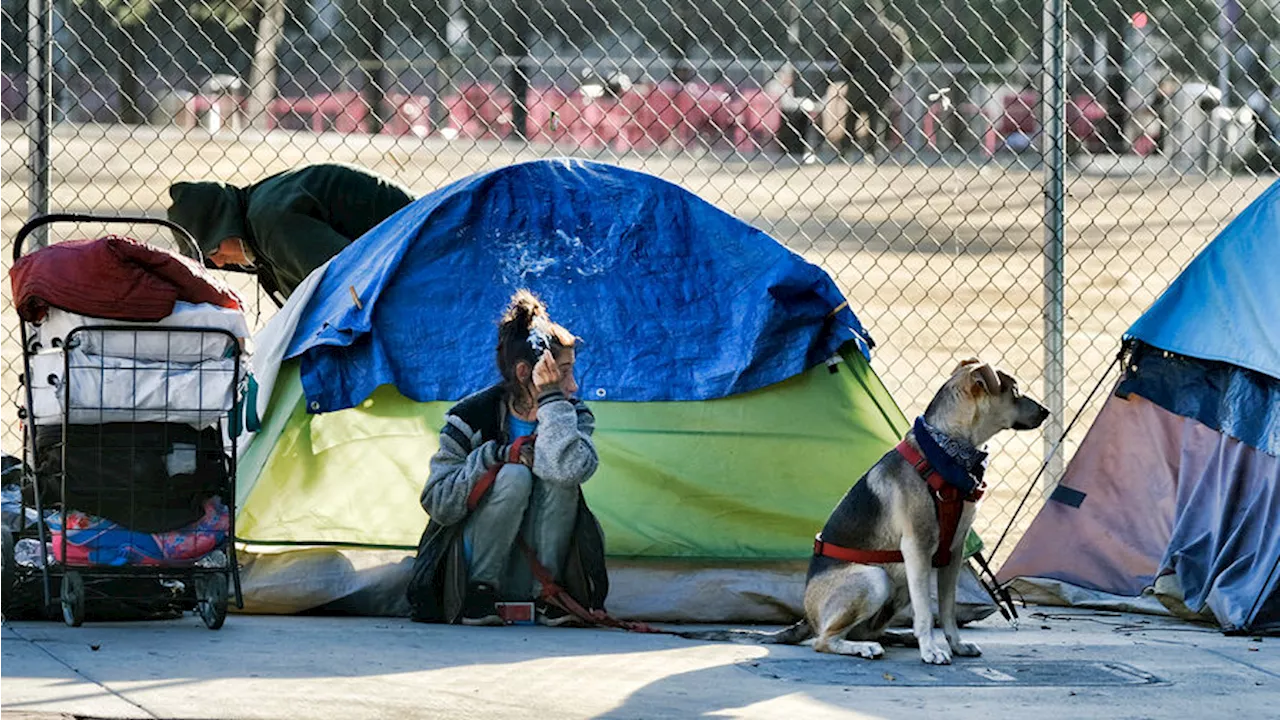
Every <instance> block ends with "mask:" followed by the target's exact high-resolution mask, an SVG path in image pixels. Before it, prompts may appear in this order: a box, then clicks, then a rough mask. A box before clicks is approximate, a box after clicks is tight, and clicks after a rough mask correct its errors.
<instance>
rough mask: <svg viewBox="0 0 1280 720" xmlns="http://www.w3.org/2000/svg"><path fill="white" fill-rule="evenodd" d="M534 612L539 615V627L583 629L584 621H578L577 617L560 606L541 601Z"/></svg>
mask: <svg viewBox="0 0 1280 720" xmlns="http://www.w3.org/2000/svg"><path fill="white" fill-rule="evenodd" d="M534 612H535V614H536V615H537V622H538V624H539V625H545V626H547V627H564V626H566V625H568V626H571V627H582V621H581V620H580V619H578V617H577V616H576V615H574V614H573V613H571V612H568V611H567V610H565V609H564V608H561V607H560V606H558V605H552V604H551V603H546V602H542V601H541V600H539V601H538V603H537V605H536V607H535V609H534Z"/></svg>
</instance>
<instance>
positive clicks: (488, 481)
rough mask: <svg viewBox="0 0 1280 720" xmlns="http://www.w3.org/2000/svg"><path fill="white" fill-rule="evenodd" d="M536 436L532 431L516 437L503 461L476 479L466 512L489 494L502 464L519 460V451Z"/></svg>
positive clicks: (468, 498) (468, 497)
mask: <svg viewBox="0 0 1280 720" xmlns="http://www.w3.org/2000/svg"><path fill="white" fill-rule="evenodd" d="M537 436H538V435H537V433H534V434H533V435H523V436H521V437H518V438H516V440H515V442H513V443H511V447H510V449H508V450H507V457H506V458H505V462H501V463H498V464H497V465H494V466H493V467H491V468H489V469H488V470H487V471H486V472H485V474H484V475H481V476H480V479H479V480H477V481H476V484H475V487H473V488H471V494H469V495H467V511H468V512H470V511H472V510H475V509H476V507H477V506H479V505H480V501H481V500H483V499H484V496H485V495H487V494H489V490H490V489H491V488H492V487H493V482H494V481H495V480H497V479H498V471H499V470H501V469H502V466H503V465H504V464H508V465H510V464H513V463H518V462H520V451H521V450H523V449H524V446H525V445H528V444H529V443H531V442H533V441H534V438H536V437H537Z"/></svg>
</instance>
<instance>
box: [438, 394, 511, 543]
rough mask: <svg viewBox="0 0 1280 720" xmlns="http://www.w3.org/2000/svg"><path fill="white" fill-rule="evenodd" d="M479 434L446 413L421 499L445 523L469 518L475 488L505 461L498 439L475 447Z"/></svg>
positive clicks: (439, 520) (439, 521)
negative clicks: (469, 502)
mask: <svg viewBox="0 0 1280 720" xmlns="http://www.w3.org/2000/svg"><path fill="white" fill-rule="evenodd" d="M475 437H476V436H475V434H474V433H473V432H472V431H471V428H469V427H468V426H467V424H466V423H464V422H463V421H462V420H460V419H458V418H457V417H456V416H453V415H447V416H445V426H444V429H443V430H441V431H440V449H439V450H438V451H436V454H435V455H434V456H432V458H431V470H430V473H429V475H428V476H427V484H426V486H425V487H423V488H422V498H421V502H422V509H423V510H426V511H427V514H428V515H430V516H431V519H432V520H435V521H436V522H438V523H440V524H441V525H453V524H456V523H459V522H461V521H462V520H464V519H465V518H466V516H467V498H468V497H469V496H470V495H471V490H472V488H474V487H475V484H476V482H477V481H478V480H479V479H480V478H481V477H482V476H483V475H484V474H485V473H486V472H488V471H489V469H490V468H492V467H493V466H495V465H498V464H500V463H501V462H502V455H501V448H500V447H499V446H498V443H497V442H494V441H493V440H490V441H488V442H485V443H482V444H481V445H480V446H479V447H473V438H475ZM477 439H478V438H477Z"/></svg>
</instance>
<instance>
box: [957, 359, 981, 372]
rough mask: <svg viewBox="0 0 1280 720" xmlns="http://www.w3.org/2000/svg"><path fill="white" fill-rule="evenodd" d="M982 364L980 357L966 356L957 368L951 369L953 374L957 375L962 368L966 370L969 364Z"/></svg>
mask: <svg viewBox="0 0 1280 720" xmlns="http://www.w3.org/2000/svg"><path fill="white" fill-rule="evenodd" d="M981 364H982V361H981V360H979V359H978V358H976V357H971V358H965V359H964V360H961V361H960V364H959V365H957V366H956V369H955V370H952V371H951V374H952V375H955V374H956V373H958V372H960V371H961V370H965V369H967V368H968V367H969V366H971V365H981Z"/></svg>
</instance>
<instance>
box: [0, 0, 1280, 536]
mask: <svg viewBox="0 0 1280 720" xmlns="http://www.w3.org/2000/svg"><path fill="white" fill-rule="evenodd" d="M2 5H3V8H2V9H3V13H2V20H3V27H2V30H3V48H2V50H3V53H2V58H0V59H2V68H0V69H2V71H3V73H2V77H3V92H2V95H3V98H2V99H3V118H2V122H0V136H2V142H3V157H2V161H0V163H2V166H3V198H2V203H3V208H2V209H3V227H2V231H3V237H4V241H5V247H4V252H3V262H4V265H5V267H6V268H7V267H8V264H9V261H10V255H11V245H10V243H11V242H12V239H13V236H14V234H15V232H16V230H17V228H18V227H19V226H20V225H21V224H22V222H23V221H25V220H26V219H27V218H28V217H29V216H31V215H32V214H33V213H36V212H42V211H79V212H98V213H142V214H147V215H154V216H163V213H164V210H165V207H166V206H167V204H168V195H167V188H168V185H169V184H170V183H171V182H173V181H176V180H179V179H187V180H189V179H218V180H224V181H227V182H232V183H237V184H249V183H252V182H254V181H256V180H259V179H261V178H263V177H266V176H268V175H270V174H272V173H275V172H279V171H282V170H285V169H287V168H290V167H293V166H296V165H298V164H302V163H307V162H320V161H330V160H337V161H345V162H355V163H359V164H362V165H365V166H368V167H370V168H373V169H374V170H377V171H379V172H381V173H383V174H386V175H390V176H392V177H395V178H396V179H398V180H400V181H401V182H403V183H404V184H406V185H408V186H410V187H412V188H413V189H414V190H415V191H416V192H418V193H420V194H425V193H427V192H430V191H431V190H433V189H435V188H438V187H440V186H442V185H444V184H445V183H447V182H450V181H453V180H457V179H460V178H462V177H464V176H466V175H467V174H470V173H472V172H475V171H478V170H482V169H486V168H490V167H494V166H498V165H502V164H506V163H510V162H513V161H518V160H521V159H529V158H535V157H545V156H558V155H570V156H583V157H592V158H597V159H603V160H607V161H611V162H616V163H619V164H622V165H626V166H629V167H634V168H637V169H642V170H645V171H648V172H652V173H655V174H657V175H660V176H663V177H666V178H667V179H670V180H672V181H674V182H677V183H680V184H682V185H684V186H686V187H688V188H690V189H691V190H693V191H695V192H697V193H699V194H701V195H702V196H703V197H705V198H706V199H707V200H709V201H711V202H713V203H715V204H717V205H719V206H720V207H722V208H723V209H725V210H727V211H729V212H731V213H734V214H736V215H738V216H740V217H742V218H743V219H745V220H747V221H749V222H752V223H754V224H755V225H757V226H759V227H761V228H763V229H764V230H766V231H768V232H770V233H771V234H772V235H773V236H774V237H775V238H777V239H778V240H779V241H780V242H783V243H785V244H786V245H787V246H788V247H790V248H791V249H792V250H794V251H795V252H797V253H800V254H802V255H804V256H805V257H806V258H808V259H810V260H811V261H813V262H815V263H817V264H819V265H821V266H822V267H824V268H825V269H826V270H827V271H828V272H829V273H830V274H831V275H832V277H834V278H835V279H836V281H837V282H838V283H839V284H840V286H841V288H842V289H843V290H844V291H845V292H846V294H847V295H848V296H849V299H850V301H851V303H852V305H853V308H854V310H855V311H856V312H857V313H858V315H859V316H860V318H861V319H862V321H863V322H864V323H865V324H866V325H867V327H868V328H869V330H870V331H871V333H872V334H873V336H874V338H875V339H876V341H877V342H878V344H879V346H878V348H877V350H876V354H875V357H874V360H873V365H874V366H875V367H876V369H877V370H878V372H879V373H880V375H881V377H882V378H883V379H884V380H885V382H886V384H887V385H888V386H889V388H890V390H891V391H892V392H893V393H894V395H895V397H896V398H897V399H898V402H899V403H900V404H901V405H902V407H903V409H904V411H906V412H907V414H908V415H912V414H914V413H918V412H920V411H921V410H923V407H924V404H925V403H926V402H927V400H928V398H929V396H930V395H931V393H932V390H933V389H934V388H935V387H936V386H937V384H938V383H939V382H940V380H941V378H942V377H944V376H945V374H946V373H947V372H948V371H949V370H950V369H951V368H952V367H953V365H954V364H955V362H956V361H957V360H958V359H959V358H961V357H965V356H969V355H975V354H976V355H980V356H982V357H983V358H985V359H989V360H991V361H994V362H998V363H1000V364H1001V365H1003V366H1004V367H1005V368H1006V369H1008V370H1009V371H1010V372H1012V373H1013V374H1015V375H1016V376H1018V377H1020V378H1022V379H1023V383H1024V386H1025V387H1027V388H1030V389H1032V391H1033V392H1035V393H1037V394H1040V395H1043V396H1045V397H1047V398H1048V399H1049V401H1050V402H1051V404H1052V405H1053V406H1054V407H1055V409H1056V410H1058V411H1059V412H1058V415H1057V420H1058V422H1059V423H1061V422H1063V421H1065V420H1066V419H1068V418H1069V417H1070V416H1071V415H1072V414H1074V413H1075V412H1077V411H1082V412H1084V414H1085V416H1084V417H1083V418H1082V421H1081V423H1080V425H1079V426H1078V428H1081V429H1080V430H1077V431H1076V432H1075V433H1074V434H1073V435H1072V436H1071V437H1069V438H1068V442H1067V443H1066V445H1065V446H1064V447H1063V450H1062V451H1061V453H1060V454H1059V456H1058V460H1061V459H1063V458H1069V456H1070V453H1071V451H1072V449H1073V448H1074V445H1075V443H1077V442H1078V441H1079V440H1080V437H1079V436H1080V434H1081V433H1082V429H1083V428H1086V427H1088V422H1089V420H1091V418H1092V413H1093V412H1094V411H1096V407H1097V406H1098V404H1100V402H1099V401H1100V399H1097V398H1095V401H1094V402H1093V403H1086V399H1087V394H1088V391H1089V390H1090V389H1091V388H1092V387H1093V386H1094V384H1095V382H1096V381H1097V379H1098V378H1099V376H1100V375H1101V373H1102V372H1103V371H1104V369H1105V368H1106V367H1107V366H1108V363H1109V362H1110V360H1111V359H1112V358H1113V356H1114V354H1115V352H1116V351H1117V349H1118V347H1119V341H1120V337H1121V335H1122V333H1123V332H1124V330H1125V329H1126V328H1127V327H1128V325H1129V324H1130V323H1131V322H1132V321H1133V320H1134V319H1136V317H1137V316H1138V314H1140V313H1141V311H1142V310H1143V309H1144V308H1145V307H1146V306H1147V305H1148V304H1149V303H1150V302H1151V301H1152V300H1153V299H1154V298H1155V297H1156V296H1157V295H1158V294H1159V293H1160V292H1161V291H1162V290H1163V289H1164V288H1165V287H1166V285H1167V284H1168V282H1169V281H1170V280H1171V279H1172V278H1173V277H1174V276H1175V275H1176V274H1177V273H1178V271H1179V270H1181V268H1183V267H1184V266H1185V265H1186V263H1187V262H1188V261H1189V260H1190V259H1191V258H1192V257H1193V256H1194V254H1195V253H1196V252H1197V251H1198V250H1199V249H1200V248H1201V247H1203V245H1204V244H1205V243H1206V242H1207V241H1208V240H1209V239H1211V237H1212V236H1213V235H1214V234H1215V233H1216V231H1217V230H1218V229H1220V228H1221V227H1222V225H1223V224H1224V223H1225V221H1227V220H1228V219H1229V218H1230V217H1231V216H1232V215H1234V214H1235V213H1236V212H1238V211H1239V210H1240V209H1241V208H1243V207H1244V206H1245V205H1246V204H1247V203H1248V202H1249V201H1250V200H1252V199H1253V197H1254V196H1256V195H1257V194H1258V193H1259V192H1261V190H1262V189H1263V188H1264V187H1265V186H1266V185H1267V184H1268V183H1269V182H1270V181H1271V179H1272V178H1273V175H1274V173H1275V171H1276V168H1277V166H1278V165H1280V150H1278V149H1277V147H1278V143H1277V136H1278V135H1280V112H1278V110H1280V92H1278V91H1277V86H1278V85H1280V0H1081V1H1079V2H1066V0H1048V4H1045V2H1033V1H1032V0H904V1H902V2H897V3H893V4H888V3H883V2H881V1H880V0H805V1H803V2H800V1H798V0H763V1H759V0H758V1H756V2H743V0H703V1H702V2H696V3H695V2H693V0H655V1H654V2H644V1H642V0H537V1H535V2H530V1H525V0H498V1H497V2H479V0H434V1H431V2H422V1H411V0H2ZM106 229H110V230H114V231H118V232H128V231H129V229H128V228H119V227H111V228H106ZM103 230H104V228H102V227H81V228H75V229H71V230H68V232H73V233H79V234H82V235H93V234H97V233H101V232H102V231H103ZM138 234H139V235H140V236H141V237H142V238H143V239H149V238H148V234H147V233H146V232H143V231H141V230H139V231H138ZM232 279H233V280H235V281H236V282H237V283H238V284H239V286H240V287H241V288H242V290H243V291H244V292H245V294H246V296H248V297H249V298H251V303H252V305H253V317H254V320H255V322H256V323H257V324H258V325H261V324H262V323H263V322H265V321H266V320H267V319H268V318H269V317H270V314H271V312H272V311H273V309H274V305H272V304H271V303H270V302H269V301H266V299H265V298H263V297H260V296H258V294H257V293H256V290H255V288H256V286H255V284H254V283H253V282H252V278H250V277H246V276H234V277H233V278H232ZM10 300H11V298H10V295H9V291H8V285H7V283H6V284H5V292H4V307H3V332H0V335H2V336H3V338H2V339H3V351H4V352H3V357H4V364H3V381H4V382H3V390H4V396H5V397H4V408H3V440H4V444H5V447H6V450H7V451H9V452H12V451H13V449H14V448H15V446H16V445H17V444H18V443H19V442H20V440H19V438H20V435H19V429H18V425H17V417H16V404H17V402H18V399H19V392H18V385H17V373H18V372H20V367H21V359H20V355H19V354H18V353H19V350H18V342H17V340H16V333H17V327H16V319H15V316H14V314H13V309H12V303H11V302H10ZM1058 428H1060V424H1059V425H1051V426H1050V427H1049V428H1048V429H1047V430H1046V431H1045V435H1046V436H1050V437H1052V436H1053V434H1054V433H1055V432H1057V429H1058ZM1044 440H1045V438H1042V437H1025V436H1018V437H1009V438H1005V439H1002V440H1000V441H999V445H1000V446H1001V447H999V448H997V452H996V453H995V454H994V460H993V468H992V470H993V473H994V474H993V477H995V478H998V480H997V482H998V485H999V487H998V490H997V491H996V492H994V493H993V494H992V495H991V496H990V498H991V499H990V500H989V501H988V502H986V503H985V504H984V506H983V511H982V512H983V515H982V517H981V518H980V521H979V529H980V530H981V531H982V532H983V534H984V536H986V537H988V539H990V538H992V537H994V536H995V535H996V534H998V532H999V530H1001V529H1003V528H1004V526H1005V525H1006V524H1007V523H1008V522H1009V521H1010V520H1011V518H1012V515H1013V510H1014V508H1015V507H1016V506H1017V503H1018V500H1019V499H1020V498H1021V496H1022V495H1023V494H1024V493H1027V492H1030V494H1031V498H1032V502H1031V504H1030V507H1029V508H1028V510H1027V511H1025V512H1024V513H1023V515H1022V516H1021V517H1022V521H1021V522H1022V523H1025V522H1026V521H1028V520H1029V518H1030V516H1031V515H1032V514H1033V511H1034V509H1035V507H1037V506H1038V503H1039V502H1040V500H1041V499H1042V498H1043V496H1044V494H1045V493H1046V492H1047V491H1048V490H1050V489H1051V488H1052V483H1053V481H1054V477H1056V473H1057V471H1058V466H1057V465H1053V466H1051V472H1050V473H1049V477H1048V479H1047V480H1046V481H1045V482H1041V483H1038V484H1034V485H1033V477H1034V475H1035V473H1036V471H1037V469H1038V468H1039V465H1040V463H1041V461H1042V460H1043V459H1044V458H1045V453H1046V451H1047V447H1048V444H1047V443H1046V442H1044ZM1020 524H1021V523H1020ZM1016 531H1017V529H1016V528H1015V537H1016ZM1009 547H1010V546H1009V545H1006V546H1005V547H1003V548H1002V552H1001V555H1003V554H1004V552H1006V551H1007V550H1008V549H1009Z"/></svg>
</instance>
